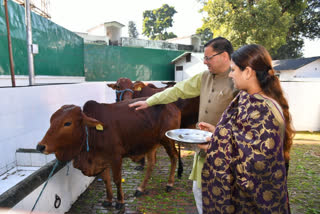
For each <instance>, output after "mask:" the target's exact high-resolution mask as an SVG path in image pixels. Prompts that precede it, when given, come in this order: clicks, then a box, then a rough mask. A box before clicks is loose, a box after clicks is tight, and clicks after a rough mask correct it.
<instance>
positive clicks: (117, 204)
mask: <svg viewBox="0 0 320 214" xmlns="http://www.w3.org/2000/svg"><path fill="white" fill-rule="evenodd" d="M123 208H124V203H119V202H117V203H116V209H117V210H122V209H123Z"/></svg>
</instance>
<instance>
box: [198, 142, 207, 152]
mask: <svg viewBox="0 0 320 214" xmlns="http://www.w3.org/2000/svg"><path fill="white" fill-rule="evenodd" d="M197 146H198V147H199V148H200V149H202V150H204V151H205V152H207V150H208V148H209V143H201V144H197Z"/></svg>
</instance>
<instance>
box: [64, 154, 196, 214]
mask: <svg viewBox="0 0 320 214" xmlns="http://www.w3.org/2000/svg"><path fill="white" fill-rule="evenodd" d="M182 156H183V158H182V160H183V163H184V172H183V177H182V179H178V178H176V180H175V185H174V189H173V190H172V192H170V193H167V192H166V191H165V187H166V183H167V179H168V175H169V166H170V161H169V157H168V155H167V154H166V153H165V151H164V149H163V148H160V149H159V151H158V152H157V164H156V167H155V168H154V171H153V173H152V176H151V177H152V178H151V179H150V180H149V184H148V186H147V194H146V195H143V196H141V197H139V198H136V197H134V193H135V190H136V188H137V186H138V185H139V184H140V182H141V181H142V178H143V174H144V173H143V172H140V171H136V170H135V169H134V167H136V166H137V164H135V163H133V162H132V161H131V160H129V159H125V160H124V164H123V173H122V176H123V178H124V179H125V180H124V182H123V191H124V194H125V203H126V206H125V208H124V209H123V210H120V211H119V210H116V209H115V208H114V203H115V197H116V189H115V185H114V184H113V195H114V203H113V208H104V207H102V205H101V203H102V202H103V200H104V199H105V197H106V194H105V187H104V182H103V181H102V180H101V178H100V177H99V176H98V177H96V178H95V180H94V181H93V183H92V184H91V185H90V186H89V187H88V189H87V190H86V191H85V192H84V193H83V194H82V195H81V196H80V197H79V198H78V200H77V201H76V202H75V203H74V204H73V206H72V207H71V209H70V210H69V212H67V213H68V214H77V213H95V214H100V213H127V214H136V213H137V214H138V213H146V214H149V213H165V214H167V213H184V214H196V213H197V211H196V207H195V203H194V199H193V193H192V181H190V180H189V179H188V176H189V174H190V171H191V168H192V162H193V153H192V152H191V151H189V150H187V149H185V148H183V150H182Z"/></svg>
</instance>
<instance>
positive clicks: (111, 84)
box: [107, 83, 117, 90]
mask: <svg viewBox="0 0 320 214" xmlns="http://www.w3.org/2000/svg"><path fill="white" fill-rule="evenodd" d="M107 86H109V87H110V88H112V89H113V90H116V89H117V88H116V87H117V85H116V84H113V83H109V84H107Z"/></svg>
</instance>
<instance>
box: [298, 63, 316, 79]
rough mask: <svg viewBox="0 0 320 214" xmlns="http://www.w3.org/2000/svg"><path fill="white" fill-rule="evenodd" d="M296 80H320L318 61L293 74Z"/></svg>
mask: <svg viewBox="0 0 320 214" xmlns="http://www.w3.org/2000/svg"><path fill="white" fill-rule="evenodd" d="M295 77H296V78H320V59H317V60H316V61H313V62H311V63H309V64H307V65H305V66H303V67H301V68H299V69H297V71H296V73H295Z"/></svg>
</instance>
